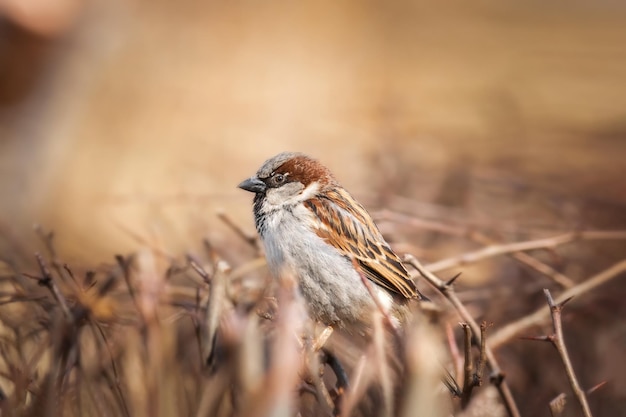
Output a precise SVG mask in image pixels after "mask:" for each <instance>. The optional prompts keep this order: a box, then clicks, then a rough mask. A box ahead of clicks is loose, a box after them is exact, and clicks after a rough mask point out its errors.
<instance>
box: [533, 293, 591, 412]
mask: <svg viewBox="0 0 626 417" xmlns="http://www.w3.org/2000/svg"><path fill="white" fill-rule="evenodd" d="M543 293H544V294H545V296H546V298H547V300H548V305H549V306H550V315H551V317H552V330H553V332H554V333H553V334H552V335H550V336H548V340H549V341H550V342H551V343H552V344H553V345H554V347H555V348H556V350H557V351H558V352H559V356H560V357H561V360H562V361H563V365H564V366H565V372H566V373H567V379H568V380H569V383H570V386H571V387H572V390H573V391H574V395H575V396H576V399H577V400H578V403H579V404H580V407H581V408H582V410H583V414H584V415H585V417H592V415H591V409H590V408H589V403H588V402H587V396H586V394H585V391H584V390H583V389H582V388H581V387H580V384H579V383H578V379H577V378H576V373H575V372H574V367H573V366H572V362H571V360H570V357H569V354H568V353H567V347H566V346H565V339H564V338H563V325H562V323H561V311H562V310H563V306H564V305H565V303H567V302H568V301H569V300H570V298H567V299H565V300H564V301H562V302H560V303H558V304H557V303H556V302H555V301H554V299H553V298H552V294H550V290H548V289H544V290H543Z"/></svg>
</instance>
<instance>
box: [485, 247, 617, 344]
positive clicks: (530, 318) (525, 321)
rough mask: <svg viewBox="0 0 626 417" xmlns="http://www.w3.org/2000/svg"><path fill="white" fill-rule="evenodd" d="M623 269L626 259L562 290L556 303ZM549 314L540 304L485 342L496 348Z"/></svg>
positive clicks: (609, 277)
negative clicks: (533, 310)
mask: <svg viewBox="0 0 626 417" xmlns="http://www.w3.org/2000/svg"><path fill="white" fill-rule="evenodd" d="M624 271H626V259H625V260H622V261H620V262H618V263H616V264H614V265H613V266H611V267H609V268H607V269H605V270H604V271H602V272H600V273H599V274H597V275H595V276H593V277H591V278H589V279H587V280H585V281H583V282H581V283H580V284H578V285H576V286H575V287H572V288H570V289H568V290H566V291H564V292H563V293H562V294H561V295H560V296H558V297H557V299H556V301H557V303H560V302H563V301H564V300H566V299H568V298H572V297H577V296H580V295H582V294H584V293H586V292H589V291H591V290H592V289H594V288H596V287H598V286H600V285H602V284H604V283H606V282H608V281H610V280H611V279H613V278H615V277H616V276H619V275H620V274H621V273H623V272H624ZM549 316H550V309H549V308H548V307H547V306H542V307H540V308H539V309H537V310H536V311H535V312H534V313H531V314H529V315H527V316H524V317H522V318H520V319H519V320H517V321H514V322H512V323H509V324H507V325H506V326H504V327H502V328H501V329H499V330H498V331H496V332H494V333H493V334H492V335H491V337H489V339H488V340H487V342H488V344H489V346H491V347H492V348H493V349H497V348H499V347H500V346H502V345H503V344H505V343H506V342H508V341H509V340H511V339H512V338H514V337H515V336H517V335H519V334H520V333H522V332H523V331H524V330H526V329H528V328H529V327H532V326H535V325H538V324H540V323H543V322H544V321H546V320H547V319H548V317H549Z"/></svg>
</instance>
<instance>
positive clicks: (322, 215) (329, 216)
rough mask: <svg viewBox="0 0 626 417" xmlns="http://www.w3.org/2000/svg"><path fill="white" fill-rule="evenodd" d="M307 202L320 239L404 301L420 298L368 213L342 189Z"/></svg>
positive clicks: (404, 269)
mask: <svg viewBox="0 0 626 417" xmlns="http://www.w3.org/2000/svg"><path fill="white" fill-rule="evenodd" d="M317 197H318V198H315V199H310V200H307V201H305V203H304V204H305V206H306V207H307V208H308V209H309V210H311V212H312V213H313V214H314V215H315V217H316V218H317V219H319V221H320V225H319V227H318V230H317V234H318V236H320V237H321V238H322V239H324V240H326V241H327V242H328V243H329V244H331V245H333V246H334V247H335V248H337V249H338V250H339V251H341V252H342V253H344V254H345V255H346V256H350V257H354V258H355V259H356V260H357V262H358V263H359V265H360V266H361V267H362V269H363V272H364V274H365V276H366V277H367V278H369V279H370V280H372V281H373V282H375V283H376V284H378V285H380V286H381V287H384V288H386V289H387V290H389V291H390V292H393V293H396V294H399V295H402V296H404V297H405V298H421V294H420V293H419V292H418V291H417V288H416V287H415V284H414V283H413V281H411V279H410V277H409V273H408V272H407V270H406V268H405V267H404V265H402V263H401V262H400V258H399V257H398V255H396V254H395V253H394V252H393V251H392V250H391V248H390V247H389V245H388V244H387V242H385V240H384V239H383V237H382V235H381V233H380V231H379V230H378V228H377V227H376V225H375V224H374V222H373V221H372V219H371V218H370V215H369V214H368V213H367V211H365V209H364V208H363V206H361V205H360V204H358V203H357V202H356V201H355V200H354V199H352V197H350V195H349V194H348V193H347V192H346V191H345V190H343V189H339V190H332V191H327V192H326V193H324V194H318V196H317Z"/></svg>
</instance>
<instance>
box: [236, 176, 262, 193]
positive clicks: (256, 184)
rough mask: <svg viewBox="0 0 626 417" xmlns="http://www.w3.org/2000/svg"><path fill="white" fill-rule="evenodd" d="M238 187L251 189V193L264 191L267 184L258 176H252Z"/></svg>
mask: <svg viewBox="0 0 626 417" xmlns="http://www.w3.org/2000/svg"><path fill="white" fill-rule="evenodd" d="M237 187H239V188H241V189H242V190H246V191H250V192H251V193H257V194H260V193H264V192H265V189H266V188H267V185H265V183H264V182H263V181H261V180H260V179H258V178H257V177H250V178H248V179H247V180H244V181H242V183H241V184H239V185H238V186H237Z"/></svg>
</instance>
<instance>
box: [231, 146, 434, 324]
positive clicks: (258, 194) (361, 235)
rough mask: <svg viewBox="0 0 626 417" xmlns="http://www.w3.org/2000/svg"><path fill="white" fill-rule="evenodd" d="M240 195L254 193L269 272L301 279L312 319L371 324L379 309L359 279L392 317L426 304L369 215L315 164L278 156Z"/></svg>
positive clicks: (297, 155)
mask: <svg viewBox="0 0 626 417" xmlns="http://www.w3.org/2000/svg"><path fill="white" fill-rule="evenodd" d="M239 188H242V189H244V190H246V191H250V192H253V193H255V196H254V219H255V223H256V228H257V231H258V233H259V235H260V236H261V240H262V242H263V245H264V248H265V254H266V257H267V263H268V267H269V269H270V272H271V273H272V275H274V276H280V274H281V273H285V271H287V272H290V273H293V274H294V275H295V276H296V278H297V279H298V282H299V288H300V292H301V294H302V296H303V297H304V299H305V301H306V304H307V305H308V309H309V312H310V314H311V316H312V317H313V318H314V319H316V320H318V321H320V322H322V323H324V324H326V325H330V326H339V327H347V326H349V325H350V324H352V323H362V322H364V321H366V320H367V319H366V317H369V316H368V314H369V313H370V312H371V311H372V310H373V309H374V308H376V304H375V302H374V300H373V298H372V294H371V293H370V291H369V290H368V288H367V287H366V286H365V285H364V283H363V281H362V279H361V276H362V275H364V276H365V277H367V278H368V279H369V280H370V281H371V282H372V283H373V284H375V285H371V287H372V288H373V290H374V291H373V293H374V294H375V295H376V296H377V297H378V299H379V301H380V304H379V305H382V306H383V307H384V308H385V309H387V310H388V311H389V312H390V313H391V315H392V316H394V317H397V314H396V311H398V309H403V308H404V309H406V307H404V306H405V305H406V303H407V301H408V300H411V299H418V300H420V299H423V297H422V295H421V294H420V292H419V291H418V290H417V288H416V287H415V284H414V283H413V281H412V280H411V278H410V276H409V273H408V272H407V270H406V268H405V267H404V266H403V265H402V262H401V261H400V258H399V257H398V256H397V255H396V254H395V253H394V252H393V251H392V250H391V248H390V247H389V245H388V244H387V242H385V239H384V238H383V236H382V234H381V233H380V231H379V230H378V228H377V227H376V224H374V221H373V220H372V218H371V217H370V215H369V214H368V213H367V211H365V209H364V208H363V206H362V205H361V204H359V202H358V201H356V200H355V199H354V198H353V197H352V196H351V195H350V194H349V193H348V192H347V191H346V190H345V189H344V188H343V187H341V185H339V183H338V182H337V180H335V178H334V176H333V175H332V173H331V172H330V171H329V170H328V168H326V167H325V166H323V165H322V164H321V163H319V162H318V161H317V160H315V159H313V158H311V157H309V156H306V155H304V154H301V153H292V152H283V153H280V154H278V155H276V156H274V157H273V158H270V159H268V160H267V161H266V162H265V163H264V164H263V165H262V166H261V168H260V169H259V170H258V171H257V173H256V175H254V176H252V177H250V178H248V179H247V180H245V181H243V182H242V183H241V184H239ZM357 268H359V269H360V272H359V271H357ZM361 274H362V275H361Z"/></svg>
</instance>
